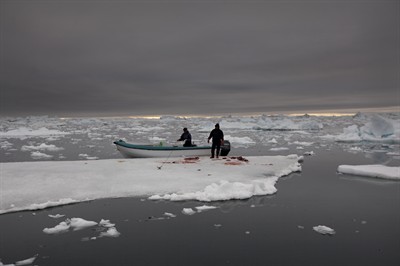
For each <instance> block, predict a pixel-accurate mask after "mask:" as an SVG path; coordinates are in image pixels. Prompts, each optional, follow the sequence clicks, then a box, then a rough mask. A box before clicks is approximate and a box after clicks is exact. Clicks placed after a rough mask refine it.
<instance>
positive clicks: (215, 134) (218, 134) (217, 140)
mask: <svg viewBox="0 0 400 266" xmlns="http://www.w3.org/2000/svg"><path fill="white" fill-rule="evenodd" d="M211 138H212V146H211V157H210V158H214V153H215V149H217V153H216V154H215V155H216V156H217V158H218V156H219V151H220V149H221V145H223V144H224V132H222V130H221V129H219V124H218V123H217V124H215V128H214V129H213V130H211V133H210V136H209V137H208V139H207V142H208V143H209V142H210V139H211Z"/></svg>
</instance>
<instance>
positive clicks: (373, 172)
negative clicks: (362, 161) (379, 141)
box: [338, 164, 400, 180]
mask: <svg viewBox="0 0 400 266" xmlns="http://www.w3.org/2000/svg"><path fill="white" fill-rule="evenodd" d="M338 172H340V173H343V174H350V175H359V176H367V177H377V178H383V179H390V180H400V167H399V166H385V165H379V164H373V165H339V167H338Z"/></svg>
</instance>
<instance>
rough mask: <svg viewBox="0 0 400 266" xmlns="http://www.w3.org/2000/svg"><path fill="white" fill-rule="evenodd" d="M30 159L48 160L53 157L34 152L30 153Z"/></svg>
mask: <svg viewBox="0 0 400 266" xmlns="http://www.w3.org/2000/svg"><path fill="white" fill-rule="evenodd" d="M31 157H32V158H33V159H50V158H53V155H49V154H46V153H42V152H40V151H34V152H32V153H31Z"/></svg>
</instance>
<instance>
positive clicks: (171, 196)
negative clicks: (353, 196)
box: [0, 155, 301, 214]
mask: <svg viewBox="0 0 400 266" xmlns="http://www.w3.org/2000/svg"><path fill="white" fill-rule="evenodd" d="M246 158H247V161H245V160H243V159H242V160H238V159H235V158H229V157H228V158H226V159H220V160H210V159H209V158H208V157H205V158H201V159H199V160H196V163H193V164H185V163H184V161H185V160H184V158H169V160H168V161H164V160H163V159H135V160H132V159H131V160H129V159H125V160H123V159H110V160H95V161H54V162H15V163H2V164H1V169H2V205H1V210H0V214H1V213H6V212H12V211H20V210H34V209H43V208H46V207H50V206H56V205H63V204H70V203H75V202H80V201H87V200H93V199H100V198H114V197H128V196H145V197H149V196H152V197H151V199H153V200H155V199H168V200H189V199H195V200H201V201H214V200H229V199H244V198H249V197H252V196H254V195H268V194H273V193H275V192H276V191H277V190H276V188H275V183H276V182H277V181H278V179H279V177H281V176H285V175H288V174H290V173H292V172H297V171H301V165H300V164H299V163H298V161H299V160H300V159H301V157H300V156H297V155H289V156H249V157H246ZM161 163H164V167H163V168H162V170H159V169H158V167H157V166H158V165H160V164H161Z"/></svg>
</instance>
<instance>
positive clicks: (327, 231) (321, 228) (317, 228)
mask: <svg viewBox="0 0 400 266" xmlns="http://www.w3.org/2000/svg"><path fill="white" fill-rule="evenodd" d="M313 229H314V231H316V232H318V233H320V234H323V235H334V234H336V232H335V230H333V229H332V228H329V227H328V226H325V225H318V226H314V227H313Z"/></svg>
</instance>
